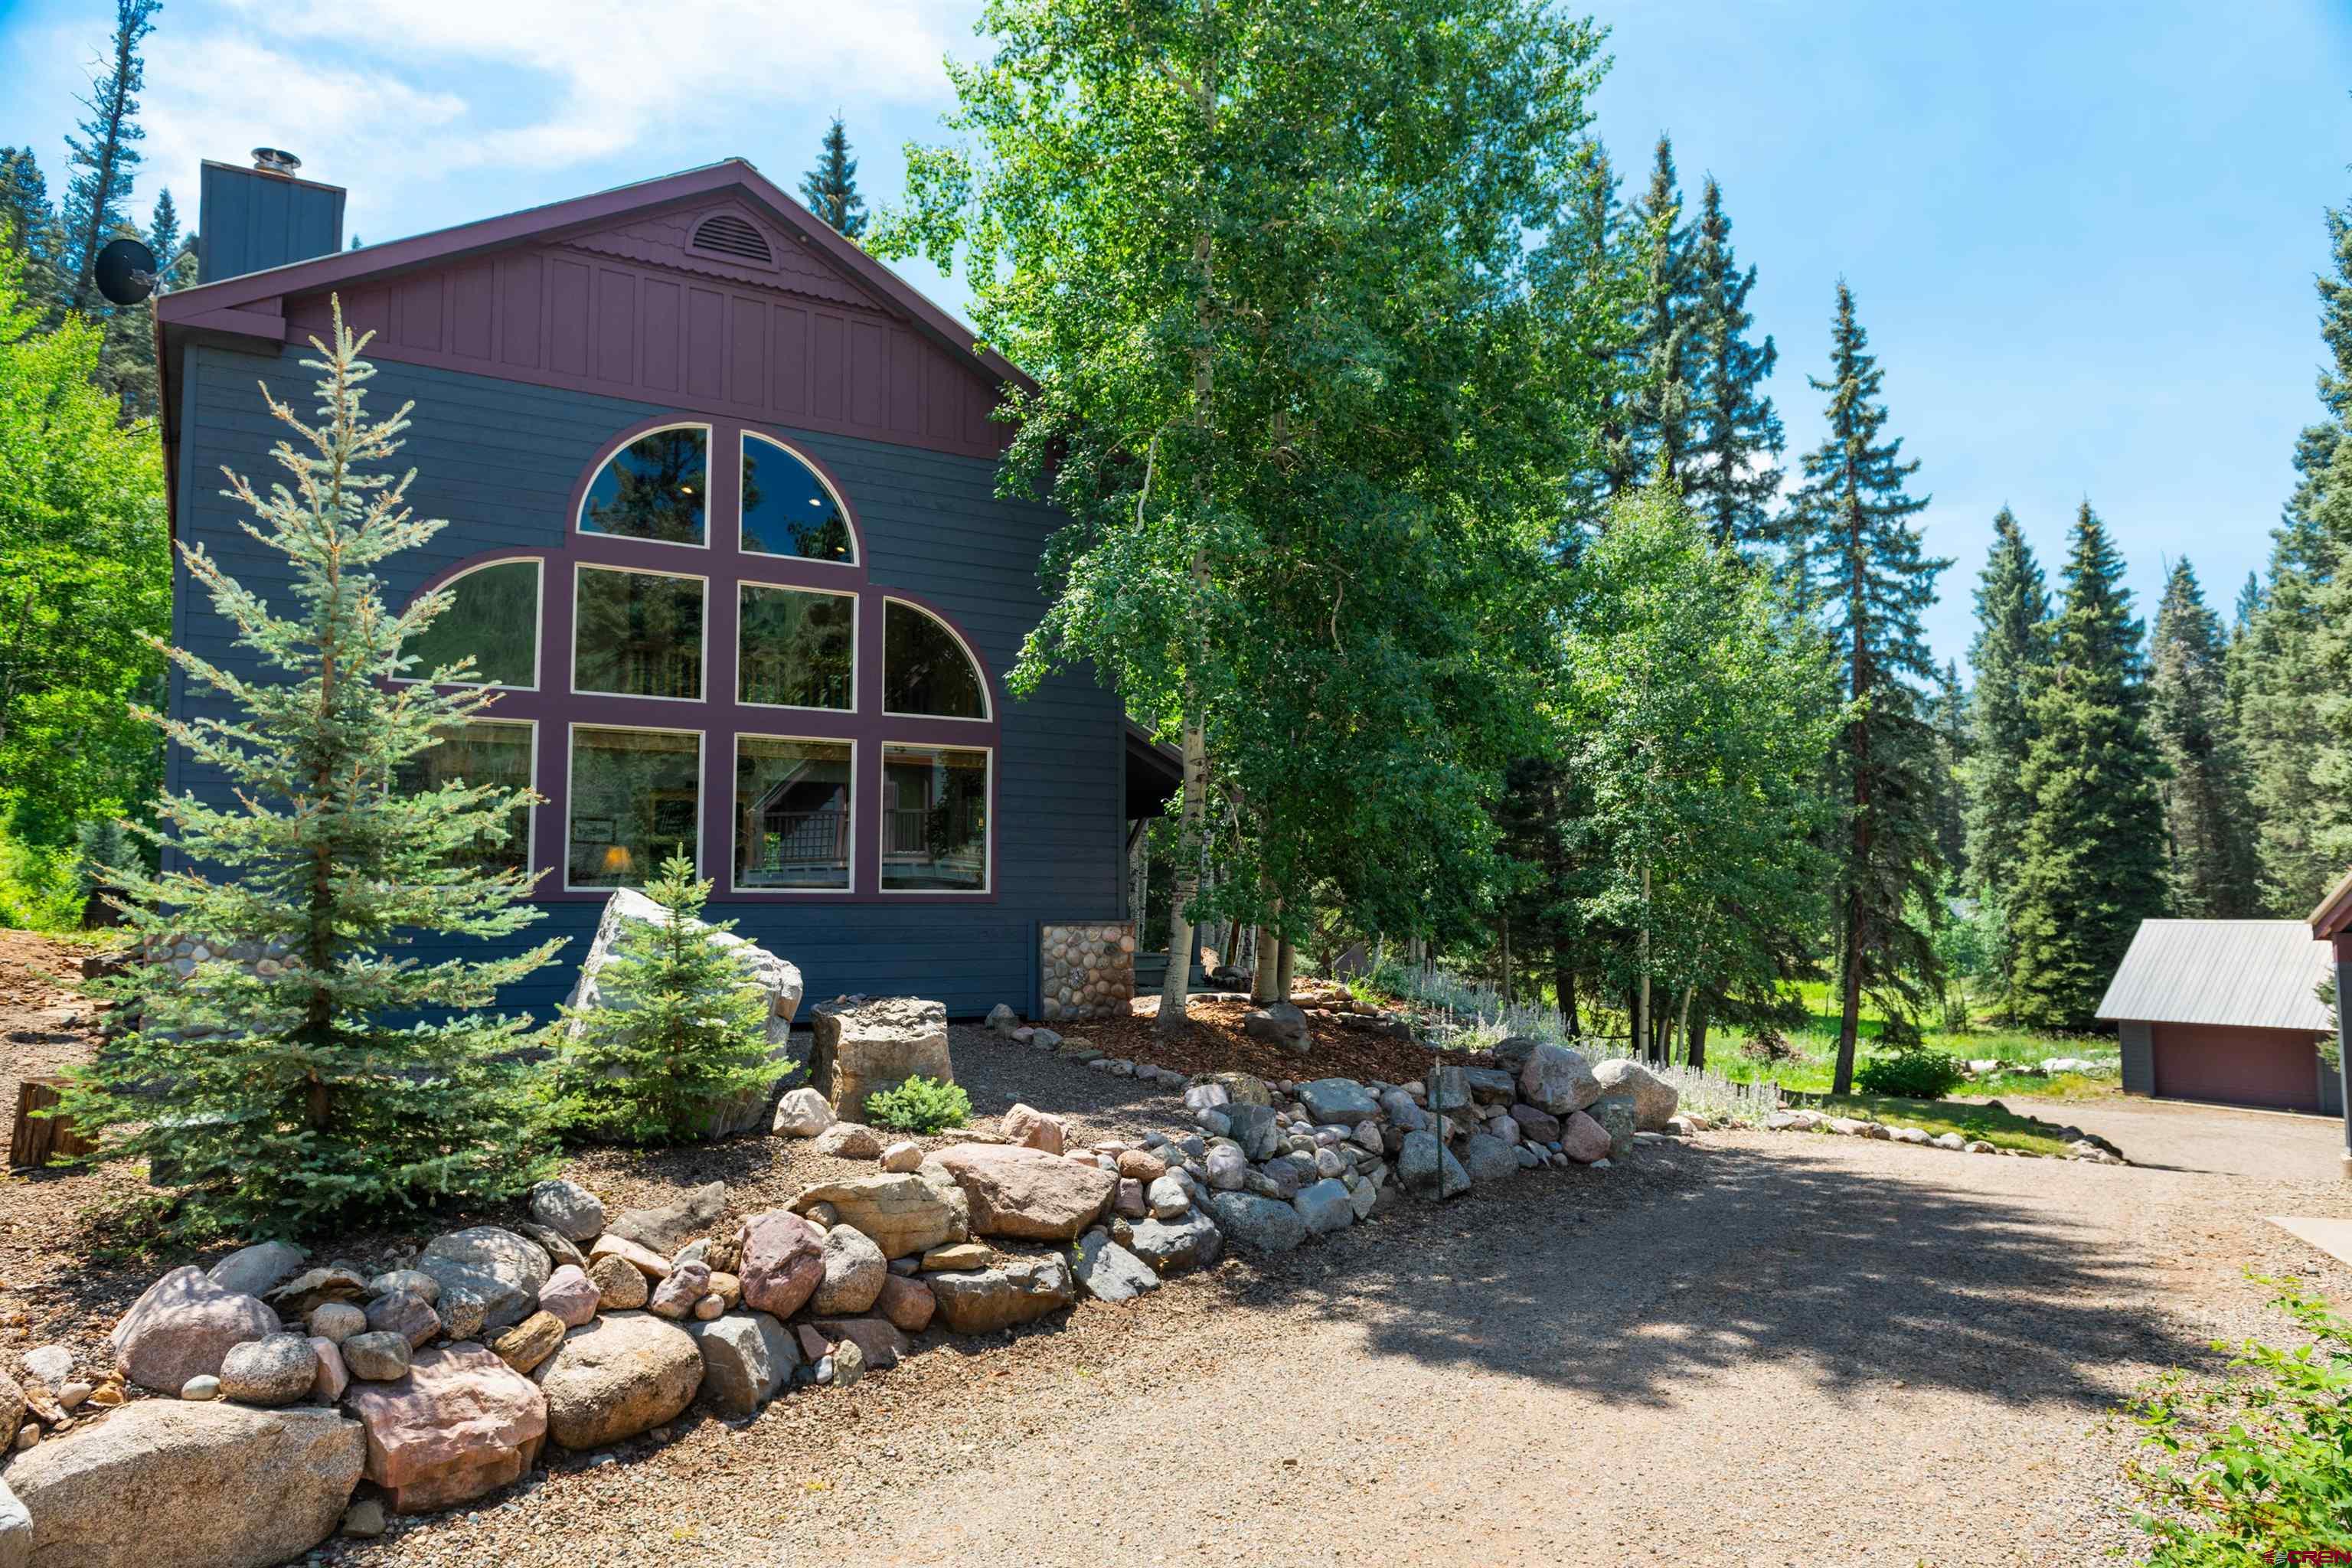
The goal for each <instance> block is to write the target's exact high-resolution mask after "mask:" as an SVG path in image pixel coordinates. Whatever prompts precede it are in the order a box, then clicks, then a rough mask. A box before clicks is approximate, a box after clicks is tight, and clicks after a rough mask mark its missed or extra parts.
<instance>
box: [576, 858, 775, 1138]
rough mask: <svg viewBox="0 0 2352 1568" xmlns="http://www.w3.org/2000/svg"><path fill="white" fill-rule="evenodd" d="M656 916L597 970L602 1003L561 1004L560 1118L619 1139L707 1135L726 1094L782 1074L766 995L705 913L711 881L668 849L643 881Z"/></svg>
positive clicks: (631, 930)
mask: <svg viewBox="0 0 2352 1568" xmlns="http://www.w3.org/2000/svg"><path fill="white" fill-rule="evenodd" d="M646 897H647V898H648V899H651V900H653V901H654V902H655V903H656V904H658V905H660V906H661V918H660V919H659V920H658V921H630V922H628V923H627V924H626V925H625V926H624V927H623V928H622V931H621V935H620V940H619V941H618V942H616V943H615V945H614V948H613V951H612V952H611V953H610V954H609V955H608V957H607V958H606V960H605V963H604V968H603V969H602V970H600V971H599V972H598V973H597V976H596V989H597V994H598V1001H599V1005H597V1006H594V1007H590V1008H586V1009H583V1010H581V1011H578V1012H574V1011H572V1010H571V1009H569V1008H567V1009H565V1011H564V1015H563V1023H564V1039H563V1044H562V1050H561V1052H560V1054H559V1056H558V1058H557V1085H558V1097H559V1098H558V1100H557V1107H556V1119H557V1121H559V1122H560V1123H561V1124H562V1126H563V1127H565V1128H566V1129H567V1130H569V1131H572V1132H575V1133H580V1134H584V1135H586V1136H588V1137H592V1138H598V1139H609V1140H611V1141H614V1142H622V1143H662V1142H676V1141H681V1140H687V1139H695V1138H706V1137H708V1136H709V1134H710V1130H711V1127H712V1124H713V1121H714V1120H715V1118H716V1117H717V1115H718V1114H719V1112H720V1110H721V1109H722V1108H723V1107H725V1106H726V1105H727V1104H728V1102H730V1101H731V1100H737V1099H740V1097H742V1096H744V1095H748V1094H756V1093H758V1092H760V1091H761V1090H763V1089H766V1088H768V1086H770V1085H771V1084H772V1083H774V1082H775V1080H776V1065H775V1063H774V1062H773V1061H772V1059H771V1058H770V1051H769V1046H768V1015H769V1011H770V1009H769V1005H768V999H767V996H766V994H764V993H763V992H761V989H760V988H759V986H758V985H756V984H752V982H751V977H750V975H749V974H748V973H746V972H745V971H744V968H743V963H742V960H741V958H740V957H739V956H738V955H737V953H736V952H735V949H734V946H733V945H732V944H730V943H729V942H725V941H724V940H722V939H723V938H724V937H725V936H726V934H727V933H728V932H730V931H733V930H734V929H735V925H734V922H733V921H720V922H716V923H706V922H705V921H703V920H702V918H701V917H702V907H703V904H704V903H705V902H706V901H707V900H709V897H710V884H709V882H707V881H697V880H696V879H695V876H694V862H693V861H691V860H689V859H688V858H685V857H684V856H672V857H671V858H669V859H667V860H665V861H663V862H662V863H661V866H660V867H659V868H657V869H656V872H655V874H654V876H653V879H651V880H650V881H648V882H647V883H646Z"/></svg>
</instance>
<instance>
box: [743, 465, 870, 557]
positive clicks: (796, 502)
mask: <svg viewBox="0 0 2352 1568" xmlns="http://www.w3.org/2000/svg"><path fill="white" fill-rule="evenodd" d="M762 475H765V476H767V477H766V479H764V480H763V479H762V478H761V476H762ZM743 548H744V549H746V550H749V551H752V552H756V553H758V554H761V555H797V556H801V557H802V558H803V559H805V560H810V561H847V560H848V559H850V556H851V550H850V537H849V520H848V519H847V518H845V517H844V516H843V515H842V512H841V503H840V502H838V501H836V500H834V498H833V492H832V491H831V490H828V489H825V487H824V483H823V482H822V481H820V480H819V479H817V477H816V474H815V473H814V471H813V470H812V469H811V468H809V466H808V465H807V464H806V463H804V462H803V461H801V460H800V458H796V457H794V456H793V454H792V453H790V452H788V451H786V450H784V449H783V448H782V447H778V446H776V445H774V444H773V443H772V442H767V441H762V440H761V439H759V438H758V437H749V436H747V437H745V438H744V441H743Z"/></svg>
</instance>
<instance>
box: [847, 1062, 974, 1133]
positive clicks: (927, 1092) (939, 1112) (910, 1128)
mask: <svg viewBox="0 0 2352 1568" xmlns="http://www.w3.org/2000/svg"><path fill="white" fill-rule="evenodd" d="M866 1121H869V1122H871V1123H872V1124H873V1125H875V1126H877V1127H887V1128H889V1129H891V1130H892V1131H898V1132H922V1133H931V1132H944V1131H947V1130H948V1129H949V1128H950V1127H961V1126H962V1125H963V1124H964V1123H965V1122H967V1121H971V1096H970V1095H968V1094H966V1093H965V1092H964V1091H963V1086H962V1085H961V1084H955V1083H941V1082H940V1081H939V1079H929V1078H923V1077H920V1076H917V1077H915V1078H910V1079H907V1080H906V1081H905V1082H904V1083H902V1084H900V1085H898V1087H897V1088H896V1089H883V1090H881V1091H880V1092H879V1093H876V1094H869V1095H867V1096H866Z"/></svg>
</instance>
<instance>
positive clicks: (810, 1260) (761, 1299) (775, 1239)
mask: <svg viewBox="0 0 2352 1568" xmlns="http://www.w3.org/2000/svg"><path fill="white" fill-rule="evenodd" d="M737 1235H738V1238H739V1245H740V1249H741V1251H742V1255H743V1263H742V1267H741V1268H739V1269H738V1270H737V1271H736V1272H737V1274H738V1275H739V1276H740V1278H741V1279H742V1281H743V1304H744V1305H745V1306H747V1307H752V1308H755V1309H757V1310H760V1311H762V1312H768V1313H771V1314H772V1315H774V1316H776V1317H779V1318H789V1317H791V1316H792V1315H793V1313H794V1312H797V1311H799V1310H801V1308H802V1307H803V1306H805V1305H806V1304H807V1302H808V1299H809V1298H810V1297H811V1296H813V1295H814V1294H815V1293H816V1288H817V1287H818V1286H819V1285H820V1284H822V1283H824V1237H823V1236H821V1235H819V1234H818V1233H817V1228H816V1226H813V1225H811V1224H810V1223H809V1222H808V1221H806V1220H804V1219H803V1218H802V1217H801V1216H800V1215H796V1214H793V1213H791V1212H790V1211H788V1210H785V1209H770V1210H768V1211H767V1212H766V1213H764V1214H755V1215H752V1216H751V1218H749V1219H747V1220H745V1221H744V1222H743V1227H742V1229H741V1230H740V1231H739V1232H738V1233H737Z"/></svg>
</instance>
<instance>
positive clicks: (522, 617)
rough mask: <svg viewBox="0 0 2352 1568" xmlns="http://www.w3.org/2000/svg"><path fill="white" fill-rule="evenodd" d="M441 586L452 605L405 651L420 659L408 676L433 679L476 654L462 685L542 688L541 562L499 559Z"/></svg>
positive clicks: (410, 641)
mask: <svg viewBox="0 0 2352 1568" xmlns="http://www.w3.org/2000/svg"><path fill="white" fill-rule="evenodd" d="M441 586H442V587H443V589H444V590H445V591H446V592H447V593H448V595H449V607H448V608H447V609H446V610H444V611H442V612H441V613H440V614H439V615H438V616H435V617H434V619H433V624H432V625H431V626H426V627H425V630H424V631H423V632H422V633H421V634H419V635H418V636H416V637H411V638H409V639H408V641H407V643H406V644H404V646H403V647H402V648H401V650H400V651H401V652H402V653H404V654H405V655H407V656H409V657H410V658H414V659H415V663H414V664H412V665H410V666H409V667H408V671H407V674H408V678H409V679H412V680H429V679H432V678H433V676H434V674H435V672H436V671H438V670H440V669H443V668H446V667H448V666H450V665H454V664H456V663H457V661H458V660H459V659H461V658H471V659H472V660H473V661H474V673H473V675H472V677H471V678H470V679H467V680H463V681H460V682H457V684H461V685H467V686H472V685H481V686H511V687H517V688H520V689H530V688H532V687H535V686H537V685H538V684H539V563H538V562H536V561H499V562H494V563H491V564H490V565H488V566H477V567H476V568H474V570H472V571H471V572H467V573H465V574H461V575H459V576H457V577H453V578H451V579H450V580H449V581H448V582H446V583H444V584H442V585H441Z"/></svg>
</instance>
